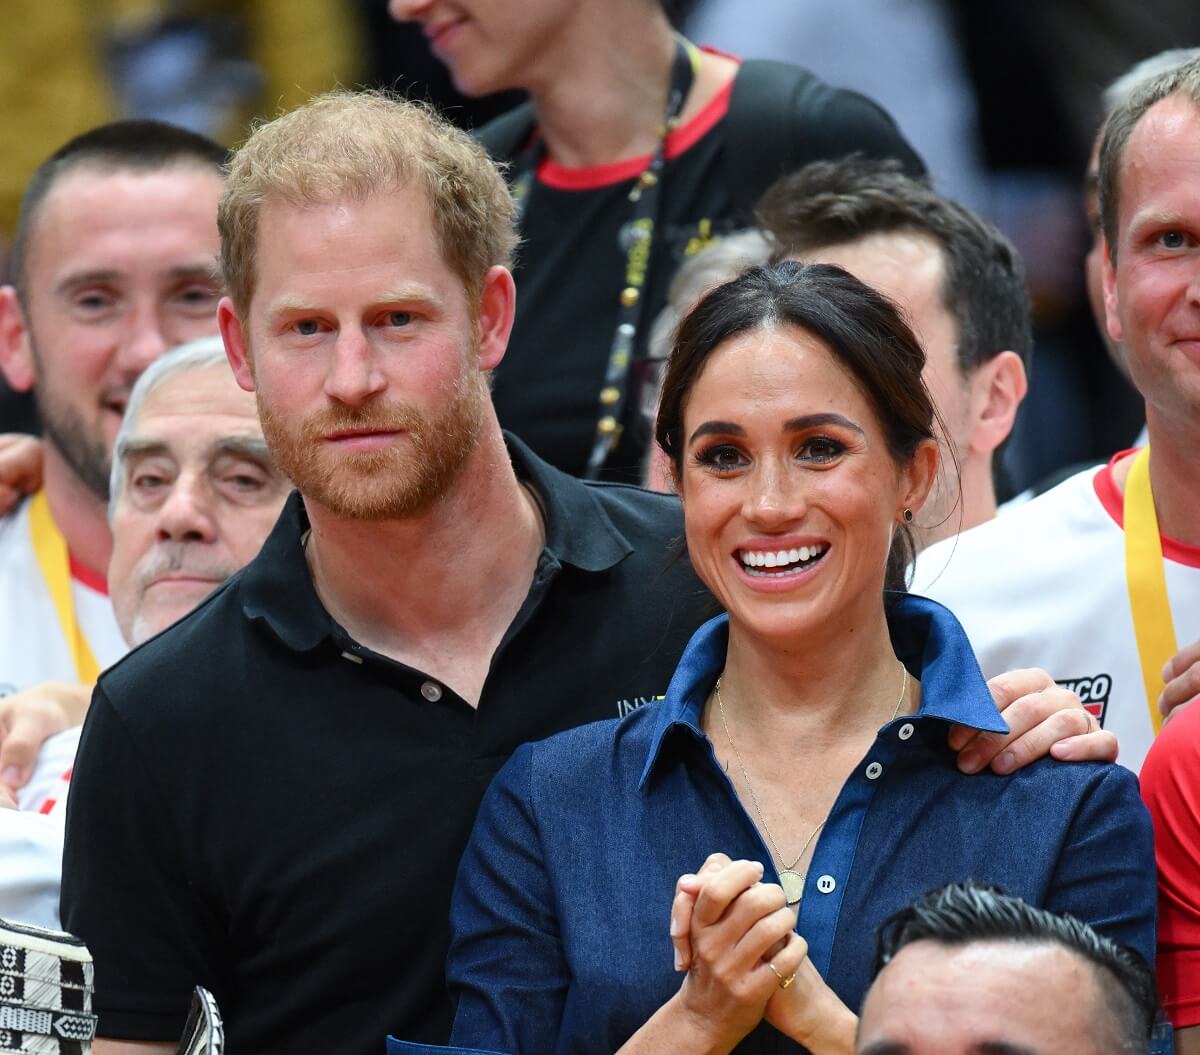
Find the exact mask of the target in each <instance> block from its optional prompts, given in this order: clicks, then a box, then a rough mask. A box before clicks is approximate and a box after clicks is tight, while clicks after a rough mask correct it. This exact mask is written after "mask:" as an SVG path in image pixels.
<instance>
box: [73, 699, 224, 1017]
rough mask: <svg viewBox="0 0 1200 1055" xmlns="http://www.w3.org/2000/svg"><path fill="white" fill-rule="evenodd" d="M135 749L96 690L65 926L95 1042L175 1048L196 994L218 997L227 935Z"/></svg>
mask: <svg viewBox="0 0 1200 1055" xmlns="http://www.w3.org/2000/svg"><path fill="white" fill-rule="evenodd" d="M139 746H140V745H138V744H137V743H135V740H134V737H132V736H131V735H130V732H129V730H128V728H127V727H126V725H125V723H124V722H123V721H122V718H121V716H120V714H118V713H117V711H116V710H115V709H114V707H113V705H112V703H111V701H110V700H109V698H108V697H107V696H106V695H105V692H104V689H103V688H101V687H100V686H97V688H96V690H95V693H94V695H93V697H92V705H91V708H90V710H89V712H88V717H87V721H86V723H85V725H84V729H83V735H82V738H81V740H80V744H79V751H78V755H77V757H76V761H75V767H74V771H73V774H72V777H71V787H70V793H69V796H68V799H67V830H66V845H65V848H64V851H63V881H62V898H61V909H62V920H63V926H64V927H65V928H66V929H67V930H68V931H70V932H72V933H73V934H77V935H78V936H79V937H81V938H82V939H83V940H84V941H85V942H86V943H87V946H88V948H89V949H90V950H91V953H92V958H93V960H94V961H95V965H96V966H95V970H96V991H95V1008H96V1011H97V1012H98V1014H99V1018H100V1023H99V1030H98V1032H99V1035H100V1036H103V1037H110V1038H114V1039H121V1040H156V1041H168V1040H178V1038H179V1036H180V1034H181V1033H182V1031H183V1026H184V1022H185V1019H186V1015H187V1010H188V1006H189V1003H190V998H191V992H192V989H193V987H194V986H196V985H198V984H199V985H204V986H205V987H206V988H209V989H211V990H213V991H214V992H216V993H217V994H218V998H219V996H220V992H221V990H222V988H223V986H221V984H220V972H219V971H218V970H217V960H218V950H217V948H216V942H217V941H218V940H219V938H220V936H221V935H223V934H224V928H222V927H221V926H220V924H219V921H217V920H216V919H214V918H212V914H211V913H209V912H207V911H205V910H204V908H203V907H202V904H201V901H200V899H199V898H198V896H197V892H196V890H195V888H194V887H193V886H192V884H191V883H190V882H189V878H188V877H189V867H188V862H187V861H186V860H185V859H184V857H183V848H184V847H185V846H186V845H187V828H186V827H185V826H184V825H182V824H181V823H180V821H179V820H177V819H176V818H175V817H174V816H173V814H172V811H171V808H170V805H171V804H170V803H169V802H168V801H167V799H166V798H165V797H164V795H163V790H162V788H161V787H160V786H159V785H158V783H157V782H156V781H155V780H154V779H153V776H152V774H151V771H150V769H149V768H148V767H147V765H146V760H145V757H144V756H143V752H142V751H141V750H139ZM160 761H164V762H165V761H167V760H165V759H160Z"/></svg>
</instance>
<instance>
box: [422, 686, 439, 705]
mask: <svg viewBox="0 0 1200 1055" xmlns="http://www.w3.org/2000/svg"><path fill="white" fill-rule="evenodd" d="M421 695H422V696H424V697H425V699H427V700H428V701H429V702H430V703H437V702H438V700H440V699H441V698H442V687H441V686H440V685H439V684H438V683H437V682H435V681H427V682H425V684H424V685H422V686H421Z"/></svg>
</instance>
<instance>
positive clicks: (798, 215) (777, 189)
mask: <svg viewBox="0 0 1200 1055" xmlns="http://www.w3.org/2000/svg"><path fill="white" fill-rule="evenodd" d="M758 219H759V223H760V224H761V225H762V227H763V228H764V229H765V230H766V232H767V233H768V235H769V236H770V237H771V239H772V240H773V241H774V243H775V246H776V248H775V254H774V256H773V257H772V259H773V260H781V259H783V258H785V257H788V256H803V255H804V254H805V253H807V252H812V251H814V250H817V249H821V248H824V247H826V246H831V245H842V244H845V243H847V242H853V241H856V240H857V239H859V238H865V237H867V236H868V235H873V234H890V233H892V232H895V231H915V232H917V233H919V234H923V235H926V236H927V237H929V238H931V239H933V241H934V242H935V243H937V245H938V246H939V248H940V249H941V252H942V266H943V279H942V291H941V293H942V298H941V299H942V305H943V306H944V307H945V309H946V311H947V312H949V314H950V315H951V316H952V317H953V318H954V320H955V323H956V324H957V328H958V353H957V357H958V366H959V370H960V371H961V372H962V374H963V375H964V376H966V375H967V374H968V373H970V371H971V370H973V369H975V367H977V366H980V365H982V364H983V363H986V362H987V361H988V360H989V359H991V358H993V357H994V356H996V355H999V354H1000V353H1001V352H1004V351H1012V352H1016V353H1017V355H1019V356H1020V357H1021V361H1022V362H1023V363H1024V364H1025V366H1026V369H1028V367H1029V361H1030V357H1031V356H1032V354H1033V323H1032V318H1031V316H1032V308H1031V305H1030V300H1029V290H1028V288H1027V286H1026V283H1025V265H1024V263H1023V262H1022V260H1021V255H1020V253H1018V252H1017V250H1016V248H1015V247H1014V246H1013V244H1012V243H1011V242H1010V241H1009V240H1008V239H1007V238H1005V237H1004V235H1002V234H1001V233H1000V232H999V231H998V230H997V229H996V228H995V227H993V226H992V225H991V224H990V223H988V222H987V221H986V220H984V219H982V218H981V217H979V216H977V215H976V214H975V213H973V212H972V211H971V210H970V209H968V208H966V207H965V206H962V205H959V204H958V203H957V202H953V201H951V200H950V199H948V198H944V197H942V196H941V195H940V194H938V193H937V191H935V190H934V189H933V187H932V185H931V184H930V182H929V179H928V177H926V176H912V175H909V174H907V173H906V172H905V171H904V169H903V168H902V167H901V165H900V163H899V162H897V161H894V160H889V161H877V160H871V159H868V158H864V157H861V156H858V155H854V156H851V157H848V158H842V159H841V160H837V161H815V162H813V163H811V164H809V165H806V166H805V167H804V168H802V169H799V170H798V171H796V172H794V173H792V174H790V175H787V176H784V177H782V178H781V179H779V180H777V181H776V182H775V183H774V184H772V186H771V187H770V188H769V189H768V190H767V192H766V194H764V195H763V197H762V200H761V201H760V202H759V205H758Z"/></svg>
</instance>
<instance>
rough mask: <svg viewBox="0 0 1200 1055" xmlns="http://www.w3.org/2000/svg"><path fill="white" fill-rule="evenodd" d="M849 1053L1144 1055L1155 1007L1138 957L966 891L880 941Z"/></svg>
mask: <svg viewBox="0 0 1200 1055" xmlns="http://www.w3.org/2000/svg"><path fill="white" fill-rule="evenodd" d="M877 966H878V967H879V971H878V974H877V976H876V978H875V981H874V983H873V984H872V986H871V988H870V990H869V991H868V992H867V996H866V999H865V1001H864V1003H863V1008H862V1015H861V1017H860V1019H859V1029H858V1041H857V1045H856V1049H855V1050H856V1051H857V1052H858V1055H1063V1053H1064V1052H1071V1053H1072V1055H1134V1053H1138V1055H1144V1053H1145V1052H1146V1051H1148V1050H1149V1040H1150V1031H1151V1028H1152V1026H1153V1022H1154V1016H1155V1012H1156V1008H1157V999H1156V996H1155V991H1154V976H1153V975H1152V974H1151V972H1150V969H1149V968H1148V967H1147V966H1146V964H1145V962H1144V961H1143V960H1142V959H1141V957H1140V956H1138V955H1137V953H1134V952H1131V951H1130V950H1128V949H1125V948H1123V947H1121V946H1118V945H1116V944H1115V943H1114V942H1111V941H1109V940H1108V939H1107V938H1103V937H1101V936H1100V935H1099V934H1097V933H1096V932H1095V931H1094V930H1092V929H1091V928H1090V927H1089V926H1087V925H1086V924H1083V923H1080V922H1079V921H1078V920H1075V919H1072V918H1071V917H1069V916H1056V915H1054V914H1053V913H1050V912H1046V911H1045V910H1043V909H1038V908H1033V907H1031V906H1029V905H1027V904H1025V902H1023V901H1021V900H1020V899H1019V898H1012V897H1006V896H1005V895H1003V894H1001V893H999V892H998V891H996V890H994V889H992V888H990V887H986V886H980V885H977V884H973V883H963V884H951V885H950V886H946V887H943V888H942V889H940V890H935V891H934V892H933V893H931V894H927V895H926V896H925V897H924V898H922V899H921V901H919V902H918V903H917V904H915V905H913V906H911V907H910V908H907V909H904V910H903V911H901V912H899V913H897V914H896V915H895V916H893V917H892V918H891V919H890V920H888V921H887V922H886V923H885V924H884V925H883V927H882V928H880V932H879V950H878V964H877Z"/></svg>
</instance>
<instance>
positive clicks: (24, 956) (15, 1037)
mask: <svg viewBox="0 0 1200 1055" xmlns="http://www.w3.org/2000/svg"><path fill="white" fill-rule="evenodd" d="M95 1035H96V1016H95V1015H94V1014H93V1013H92V957H91V954H90V953H89V952H88V950H87V946H86V945H84V944H83V942H81V941H80V940H79V939H78V938H74V937H72V936H71V935H70V934H63V933H61V932H60V931H53V930H43V929H42V928H41V927H31V926H27V925H25V924H21V923H9V922H7V921H6V920H0V1055H10V1053H19V1055H87V1053H88V1052H90V1051H91V1048H92V1043H91V1042H92V1038H93V1037H94V1036H95Z"/></svg>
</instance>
